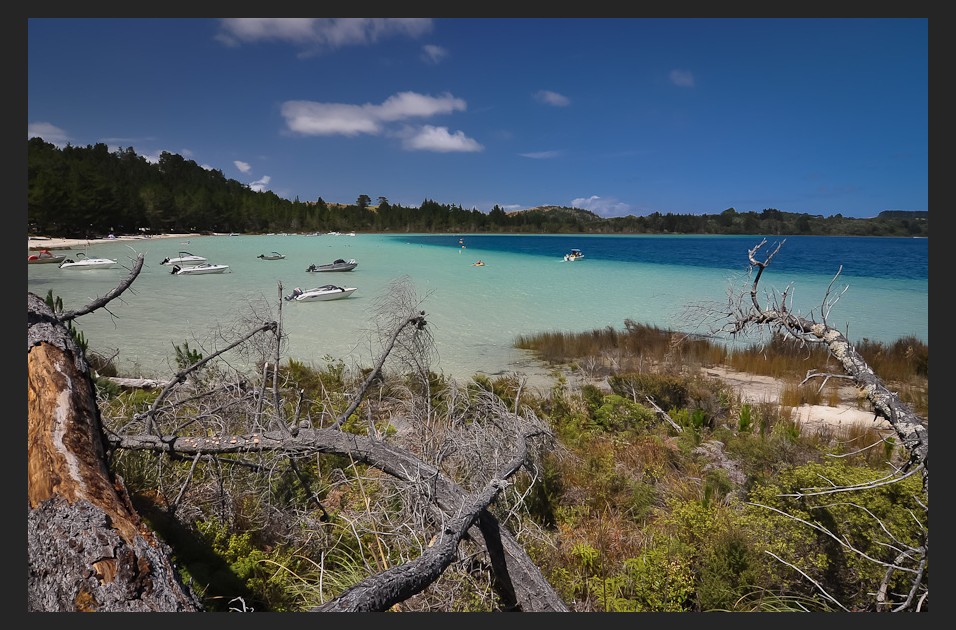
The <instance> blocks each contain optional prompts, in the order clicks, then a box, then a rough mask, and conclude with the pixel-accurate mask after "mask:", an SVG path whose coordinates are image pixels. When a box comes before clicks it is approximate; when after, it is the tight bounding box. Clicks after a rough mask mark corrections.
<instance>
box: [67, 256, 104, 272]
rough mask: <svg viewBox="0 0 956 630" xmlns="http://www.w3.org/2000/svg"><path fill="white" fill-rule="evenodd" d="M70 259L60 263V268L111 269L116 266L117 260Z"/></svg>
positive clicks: (80, 269)
mask: <svg viewBox="0 0 956 630" xmlns="http://www.w3.org/2000/svg"><path fill="white" fill-rule="evenodd" d="M69 260H70V259H69V258H67V259H66V260H65V261H64V262H62V263H60V269H67V270H78V271H82V270H85V269H111V268H113V267H115V266H116V261H115V260H110V259H109V258H89V259H86V260H81V261H78V262H69Z"/></svg>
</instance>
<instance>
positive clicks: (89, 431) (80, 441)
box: [27, 293, 201, 612]
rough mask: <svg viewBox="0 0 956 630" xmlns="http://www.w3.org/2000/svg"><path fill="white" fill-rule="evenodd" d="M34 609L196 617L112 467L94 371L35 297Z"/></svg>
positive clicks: (31, 360) (30, 447)
mask: <svg viewBox="0 0 956 630" xmlns="http://www.w3.org/2000/svg"><path fill="white" fill-rule="evenodd" d="M27 509H28V512H27V556H28V566H29V571H28V587H29V590H28V593H29V596H28V602H27V609H28V610H29V611H48V612H55V611H63V612H66V611H102V612H108V611H162V612H177V611H197V610H201V605H200V603H199V601H198V599H196V597H195V595H194V594H192V593H191V592H190V590H189V589H188V588H187V587H185V586H184V585H183V584H182V583H181V582H180V580H179V578H178V576H177V574H176V571H175V569H174V568H173V566H172V564H171V562H170V560H169V556H170V552H169V549H168V548H167V547H166V545H165V544H164V543H163V542H162V541H161V540H159V539H158V538H156V536H155V535H154V534H153V533H152V532H151V531H150V530H149V528H147V527H146V526H145V525H144V524H143V522H142V520H141V519H140V517H139V515H138V514H137V513H136V511H135V509H134V508H133V507H132V504H131V503H130V501H129V498H128V496H127V494H126V489H125V486H124V484H123V481H122V479H120V478H113V476H112V475H111V474H110V472H109V470H108V468H107V465H106V442H105V439H104V435H103V430H102V426H101V423H100V415H99V409H98V407H97V405H96V396H95V390H94V387H93V382H92V379H91V377H90V373H89V365H88V364H87V362H86V359H85V357H84V356H83V352H82V350H81V349H80V348H79V347H78V346H77V345H76V343H75V341H74V340H73V338H72V336H71V335H70V333H69V331H67V329H66V328H65V327H64V326H63V324H62V322H60V321H59V320H58V319H57V317H56V315H55V314H54V313H53V312H52V311H51V310H50V308H49V307H48V306H47V304H46V303H45V302H44V301H43V300H41V299H40V298H39V297H38V296H36V295H34V294H30V293H28V294H27Z"/></svg>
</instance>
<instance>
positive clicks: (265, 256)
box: [256, 252, 285, 260]
mask: <svg viewBox="0 0 956 630" xmlns="http://www.w3.org/2000/svg"><path fill="white" fill-rule="evenodd" d="M256 258H261V259H262V260H282V259H283V258H285V254H280V253H279V252H272V253H271V254H259V255H258V256H256Z"/></svg>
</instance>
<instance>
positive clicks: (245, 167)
mask: <svg viewBox="0 0 956 630" xmlns="http://www.w3.org/2000/svg"><path fill="white" fill-rule="evenodd" d="M233 165H235V167H236V168H237V169H239V172H240V173H248V172H249V171H251V170H252V166H250V165H249V163H248V162H242V161H241V160H235V161H234V162H233Z"/></svg>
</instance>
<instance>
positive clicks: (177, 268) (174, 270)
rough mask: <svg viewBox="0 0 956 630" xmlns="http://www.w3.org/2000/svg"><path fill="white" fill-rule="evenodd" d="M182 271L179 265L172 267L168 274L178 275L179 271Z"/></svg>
mask: <svg viewBox="0 0 956 630" xmlns="http://www.w3.org/2000/svg"><path fill="white" fill-rule="evenodd" d="M180 269H182V267H180V266H179V265H173V270H172V271H171V272H170V273H179V270H180Z"/></svg>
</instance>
